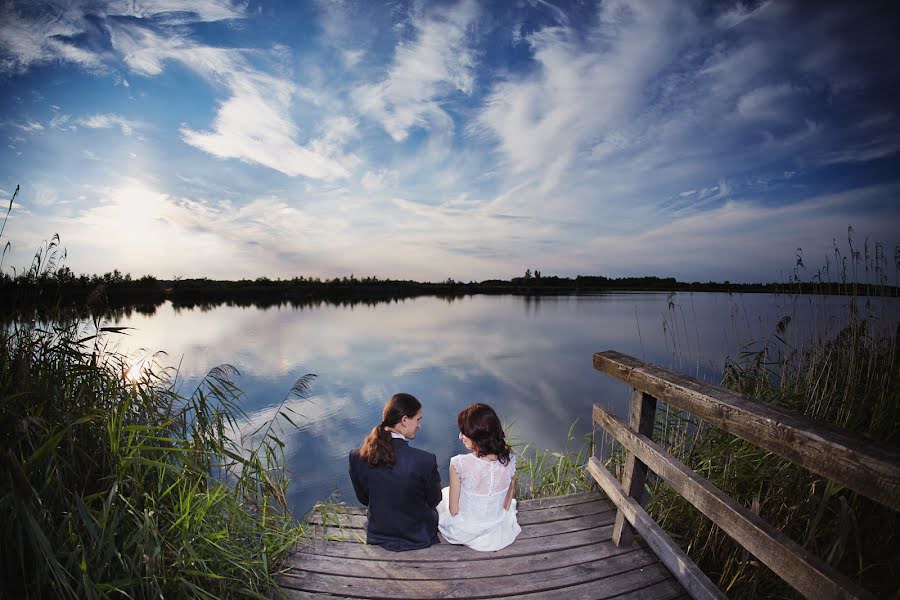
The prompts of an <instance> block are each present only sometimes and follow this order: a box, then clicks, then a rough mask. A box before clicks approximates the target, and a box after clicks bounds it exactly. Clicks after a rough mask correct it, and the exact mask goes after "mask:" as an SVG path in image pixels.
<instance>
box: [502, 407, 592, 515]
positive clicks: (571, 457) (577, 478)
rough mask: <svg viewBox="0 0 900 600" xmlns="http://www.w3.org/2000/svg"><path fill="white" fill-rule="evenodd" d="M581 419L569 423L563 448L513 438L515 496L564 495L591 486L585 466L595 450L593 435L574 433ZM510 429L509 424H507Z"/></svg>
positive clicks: (545, 496) (584, 489)
mask: <svg viewBox="0 0 900 600" xmlns="http://www.w3.org/2000/svg"><path fill="white" fill-rule="evenodd" d="M577 424H578V419H575V421H574V422H573V423H572V425H571V426H570V427H569V431H568V433H567V434H566V442H565V445H564V447H563V450H562V451H561V452H559V451H555V450H547V449H541V448H537V447H535V446H534V445H533V444H532V443H530V442H519V441H516V440H515V439H512V446H513V448H514V450H515V454H516V480H517V486H518V487H517V493H516V497H517V498H519V499H521V500H530V499H533V498H548V497H552V496H564V495H566V494H575V493H578V492H584V491H587V490H589V489H591V487H592V485H593V481H592V480H591V477H590V475H588V473H587V471H586V470H585V466H586V465H587V461H588V459H589V458H590V457H591V456H592V455H593V453H594V438H593V436H592V435H590V434H589V435H586V436H584V437H583V438H581V439H579V438H577V437H576V436H574V435H573V433H572V432H573V431H574V430H575V426H576V425H577ZM505 429H506V430H507V431H509V429H510V427H506V428H505Z"/></svg>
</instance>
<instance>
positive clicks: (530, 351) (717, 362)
mask: <svg viewBox="0 0 900 600" xmlns="http://www.w3.org/2000/svg"><path fill="white" fill-rule="evenodd" d="M884 300H886V301H889V302H892V303H893V304H892V306H893V307H895V308H896V306H897V299H896V298H894V299H884ZM846 302H847V300H846V299H843V298H839V297H831V298H823V297H821V296H820V297H803V298H791V297H786V296H776V295H771V294H743V295H731V294H716V293H675V294H667V293H610V294H600V295H581V296H543V297H526V296H482V295H476V296H468V297H462V298H458V299H454V300H445V299H439V298H435V297H419V298H415V299H407V300H401V301H396V302H388V303H380V304H371V305H366V304H356V305H353V306H349V305H347V306H335V305H331V304H327V303H323V304H321V305H319V306H315V307H312V308H310V307H304V308H294V307H290V306H282V307H275V308H265V309H264V308H253V307H250V308H248V307H236V306H227V305H220V306H218V307H215V308H211V309H209V308H205V309H199V308H198V309H176V308H174V307H173V306H172V305H171V304H169V303H166V304H164V305H163V306H162V307H160V308H159V309H158V310H157V311H156V313H155V314H153V315H152V316H147V315H141V314H139V313H132V314H131V315H130V316H127V317H123V318H120V319H119V320H117V321H115V322H108V323H105V324H106V325H117V326H127V327H131V328H133V329H132V330H130V332H129V335H127V336H113V337H112V338H111V341H112V344H113V345H114V346H115V347H117V349H119V350H120V351H123V352H126V353H128V354H129V355H131V356H133V357H135V358H138V357H140V356H141V352H140V351H138V349H140V348H145V349H149V350H153V351H155V350H164V351H165V352H166V353H167V355H166V356H164V357H162V358H161V362H162V363H163V364H168V365H174V366H177V367H178V378H177V382H178V387H179V390H180V391H181V392H182V393H187V394H189V393H190V392H192V391H193V390H194V389H195V387H196V386H197V384H198V382H199V381H200V380H201V379H202V377H203V376H204V375H205V374H206V373H207V372H208V371H209V370H210V369H211V368H213V367H215V366H217V365H219V364H222V363H228V364H231V365H234V366H235V367H237V369H238V370H239V371H240V376H239V377H238V378H237V379H236V383H237V385H238V386H239V387H240V388H241V389H242V390H243V392H244V394H245V396H244V398H243V408H244V409H245V410H246V412H247V414H248V415H249V417H250V422H249V423H247V424H246V428H245V429H246V430H248V431H249V430H252V429H253V428H254V427H255V426H256V425H258V424H260V423H263V422H265V421H266V420H269V419H271V418H272V416H273V414H274V412H275V410H276V408H277V407H278V405H279V404H280V403H281V401H282V399H283V398H284V397H285V396H286V394H287V393H288V391H289V390H290V389H291V386H292V385H293V383H294V382H295V381H296V380H297V378H298V377H300V376H302V375H304V374H306V373H315V374H316V375H317V378H316V379H315V380H314V382H313V384H312V394H311V396H310V398H309V399H308V400H307V401H297V400H292V401H291V406H292V407H293V408H294V409H295V410H296V411H297V412H299V413H301V414H302V415H303V416H302V417H300V418H299V419H297V424H298V425H299V428H298V429H286V430H284V431H283V432H282V437H283V439H284V441H285V442H286V447H285V453H286V456H287V463H288V467H289V469H290V470H291V472H292V480H291V481H292V482H291V487H290V489H289V496H288V497H289V502H290V504H291V507H292V510H293V512H294V514H295V516H297V517H298V518H299V517H301V516H302V515H303V514H304V513H305V512H306V511H307V510H308V509H309V508H310V507H312V505H313V504H314V503H315V502H316V501H317V500H320V499H324V498H327V497H329V496H331V495H332V494H337V496H338V497H339V498H340V499H342V500H344V501H347V502H351V503H356V498H355V497H354V495H353V490H352V487H351V485H350V481H349V478H348V476H347V453H348V452H349V451H350V449H351V448H353V447H355V446H358V445H359V443H360V442H361V440H362V439H363V437H364V436H365V435H366V433H367V432H368V431H369V430H370V429H371V428H372V427H373V426H374V425H375V424H376V423H379V422H380V421H381V409H382V406H383V404H384V402H385V400H386V399H387V398H388V397H389V396H390V395H391V394H393V393H395V392H399V391H404V392H409V393H411V394H414V395H415V396H417V397H418V398H419V399H420V400H421V401H422V403H423V410H424V419H423V426H422V429H421V430H420V431H419V433H418V435H417V437H416V439H415V441H414V442H413V443H414V445H416V446H418V447H420V448H424V449H427V450H429V451H431V452H434V453H435V454H436V455H437V458H438V465H439V468H440V469H441V474H442V478H443V479H444V480H445V483H447V481H448V479H447V478H448V474H447V468H448V465H449V459H450V457H451V456H453V455H454V454H457V453H460V452H462V451H464V449H463V447H462V444H461V442H459V440H458V439H457V429H456V414H457V413H458V412H459V411H460V410H461V409H462V408H464V407H465V406H467V405H468V404H470V403H472V402H485V403H487V404H490V405H491V406H493V407H494V409H495V410H496V411H497V412H498V414H499V415H500V418H501V419H502V420H503V421H504V423H506V424H508V425H509V427H508V432H507V433H508V435H510V436H512V437H513V438H515V439H516V440H519V441H528V442H531V443H533V444H535V445H536V446H538V447H541V448H548V449H555V450H559V449H562V447H563V445H564V444H565V441H566V434H567V432H568V430H569V428H570V426H571V425H572V424H573V422H574V421H575V420H576V419H578V423H577V425H576V426H575V429H574V432H575V434H576V435H577V436H579V437H581V436H583V435H585V434H587V433H589V432H590V431H591V423H590V415H591V405H592V404H593V403H600V404H602V405H605V406H608V407H611V408H612V409H613V410H614V412H616V413H618V414H620V415H622V414H627V412H626V406H627V400H628V396H629V390H628V388H627V387H626V386H625V385H624V384H622V383H619V382H617V381H615V380H613V379H612V378H610V377H608V376H606V375H603V374H601V373H599V372H597V371H595V370H594V369H593V363H592V354H593V353H594V352H598V351H602V350H609V349H613V350H618V351H620V352H623V353H626V354H630V355H632V356H635V357H638V358H643V359H645V360H648V361H651V362H654V363H657V364H659V365H662V366H666V367H669V368H673V369H676V370H679V371H682V372H684V373H687V374H690V375H693V376H695V377H699V378H701V379H704V380H707V381H711V382H713V383H718V382H719V380H720V378H721V373H722V367H723V364H724V361H725V359H726V357H729V356H730V357H735V356H736V355H737V353H738V352H739V349H740V347H741V345H742V344H746V343H748V342H751V341H756V340H760V339H763V338H764V337H766V336H769V335H771V334H772V333H773V332H774V331H775V327H776V324H777V323H778V321H779V320H780V319H781V318H782V317H783V316H784V315H786V314H791V315H793V319H794V320H793V323H792V324H791V326H790V327H789V331H798V332H800V331H803V329H804V327H806V328H807V329H808V328H809V327H815V328H821V325H822V323H823V322H825V323H831V322H834V317H833V316H832V317H828V318H823V317H822V315H821V314H820V312H821V311H820V309H821V307H823V306H825V307H828V308H829V312H833V313H834V314H836V315H840V314H842V313H841V310H842V307H843V310H844V311H845V310H846ZM893 314H894V315H896V314H897V311H896V310H894V311H893ZM804 323H806V325H804Z"/></svg>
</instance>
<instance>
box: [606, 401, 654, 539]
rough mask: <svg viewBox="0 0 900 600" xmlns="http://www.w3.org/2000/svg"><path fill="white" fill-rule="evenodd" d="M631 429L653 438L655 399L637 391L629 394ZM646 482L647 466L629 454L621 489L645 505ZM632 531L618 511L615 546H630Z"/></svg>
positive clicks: (613, 533) (614, 534) (613, 535)
mask: <svg viewBox="0 0 900 600" xmlns="http://www.w3.org/2000/svg"><path fill="white" fill-rule="evenodd" d="M630 412H631V417H630V423H631V428H632V429H633V430H634V431H637V432H638V433H641V434H643V435H646V436H647V437H649V438H652V437H653V425H654V424H655V423H656V398H654V397H653V396H651V395H650V394H645V393H643V392H640V391H638V390H633V393H632V394H631V409H630ZM646 481H647V465H645V464H644V463H643V462H641V461H640V460H639V459H638V458H637V457H635V455H634V454H632V453H631V452H629V453H628V455H627V456H626V457H625V473H624V474H623V475H622V488H623V489H624V490H625V493H626V494H627V495H628V496H630V497H632V498H634V499H635V500H637V503H638V504H640V505H641V506H645V505H646V500H645V499H644V483H646ZM631 539H632V529H631V526H630V525H628V524H627V521H626V520H625V514H624V513H623V512H622V511H621V510H620V511H619V512H618V513H617V514H616V523H615V525H613V532H612V540H613V543H614V544H615V545H616V546H621V545H625V546H628V545H629V544H631Z"/></svg>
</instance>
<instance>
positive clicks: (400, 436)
mask: <svg viewBox="0 0 900 600" xmlns="http://www.w3.org/2000/svg"><path fill="white" fill-rule="evenodd" d="M390 433H391V437H392V438H400V439H401V440H405V441H407V442H408V441H409V440H407V439H406V438H405V437H404V436H402V435H401V434H399V433H397V432H396V431H391V432H390Z"/></svg>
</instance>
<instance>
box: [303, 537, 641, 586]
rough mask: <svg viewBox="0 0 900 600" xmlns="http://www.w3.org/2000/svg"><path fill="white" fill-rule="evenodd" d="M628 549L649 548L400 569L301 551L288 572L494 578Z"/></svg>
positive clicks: (594, 548) (605, 547)
mask: <svg viewBox="0 0 900 600" xmlns="http://www.w3.org/2000/svg"><path fill="white" fill-rule="evenodd" d="M473 552H474V551H473ZM627 552H649V550H647V549H646V548H643V547H642V548H636V547H630V548H619V547H617V546H614V545H612V544H610V543H609V541H606V542H603V543H596V544H589V545H587V546H579V547H577V548H563V549H561V550H557V551H551V552H544V553H542V554H533V555H527V556H510V557H504V556H500V557H491V558H488V559H486V560H482V559H477V558H474V557H473V558H472V560H459V561H451V562H447V563H440V562H423V563H403V568H401V569H398V568H397V563H396V562H393V561H391V560H389V559H386V560H358V559H353V558H340V557H335V556H322V555H320V554H307V553H299V554H297V555H295V556H294V557H293V558H292V560H293V563H292V568H291V569H289V570H288V571H286V572H294V571H310V572H314V573H327V574H331V575H346V574H353V575H355V576H357V577H369V578H373V579H457V578H464V577H466V576H467V575H469V574H473V573H477V575H478V576H479V577H493V576H498V575H515V574H517V573H532V572H537V571H546V570H548V569H555V568H558V567H564V566H567V565H577V564H581V563H583V562H590V561H591V560H600V559H604V558H609V557H611V556H617V555H619V554H625V553H627Z"/></svg>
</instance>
